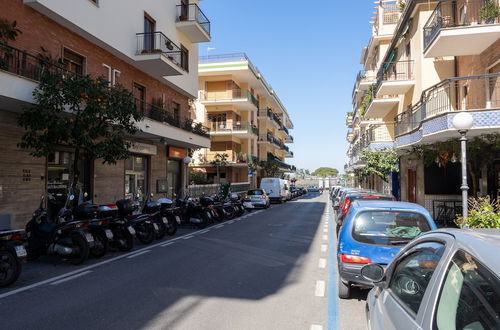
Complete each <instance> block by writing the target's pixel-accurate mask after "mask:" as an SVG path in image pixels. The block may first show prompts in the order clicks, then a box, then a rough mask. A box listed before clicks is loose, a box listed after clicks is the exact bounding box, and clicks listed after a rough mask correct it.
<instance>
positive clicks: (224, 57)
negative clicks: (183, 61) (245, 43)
mask: <svg viewBox="0 0 500 330" xmlns="http://www.w3.org/2000/svg"><path fill="white" fill-rule="evenodd" d="M235 61H250V60H249V59H248V56H247V54H245V53H234V54H221V55H207V56H200V57H199V62H200V63H214V62H235Z"/></svg>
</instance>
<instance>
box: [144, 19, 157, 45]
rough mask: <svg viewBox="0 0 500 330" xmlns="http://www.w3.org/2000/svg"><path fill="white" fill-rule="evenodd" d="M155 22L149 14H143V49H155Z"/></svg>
mask: <svg viewBox="0 0 500 330" xmlns="http://www.w3.org/2000/svg"><path fill="white" fill-rule="evenodd" d="M155 30H156V22H155V20H154V19H152V18H151V17H150V16H149V15H145V16H144V45H143V46H144V50H145V51H148V52H152V51H153V50H154V49H155Z"/></svg>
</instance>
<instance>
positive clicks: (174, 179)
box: [167, 159, 182, 199]
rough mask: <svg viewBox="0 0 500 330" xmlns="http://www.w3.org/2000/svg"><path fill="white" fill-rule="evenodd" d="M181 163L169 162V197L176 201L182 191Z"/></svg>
mask: <svg viewBox="0 0 500 330" xmlns="http://www.w3.org/2000/svg"><path fill="white" fill-rule="evenodd" d="M181 178H182V173H181V161H180V160H172V159H169V160H167V189H168V193H167V195H168V196H167V197H168V198H170V199H175V197H176V196H178V195H179V194H180V191H181Z"/></svg>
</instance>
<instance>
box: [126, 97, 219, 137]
mask: <svg viewBox="0 0 500 330" xmlns="http://www.w3.org/2000/svg"><path fill="white" fill-rule="evenodd" d="M135 106H136V109H137V111H138V112H140V113H141V114H142V115H143V116H144V117H146V118H149V119H152V120H154V121H157V122H160V123H164V124H169V125H171V126H174V127H177V128H181V129H183V130H185V131H188V132H191V133H194V134H197V135H200V136H203V137H209V136H210V135H209V130H208V128H207V127H205V126H203V125H201V124H195V123H193V121H192V120H190V119H186V120H182V118H181V116H180V113H176V112H174V111H172V110H170V109H165V108H163V107H160V106H157V105H154V104H150V103H147V102H145V101H142V100H140V99H135Z"/></svg>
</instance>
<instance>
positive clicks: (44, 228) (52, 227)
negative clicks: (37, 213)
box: [38, 223, 61, 233]
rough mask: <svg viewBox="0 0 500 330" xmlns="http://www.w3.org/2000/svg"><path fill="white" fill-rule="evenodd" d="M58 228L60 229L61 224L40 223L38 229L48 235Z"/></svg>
mask: <svg viewBox="0 0 500 330" xmlns="http://www.w3.org/2000/svg"><path fill="white" fill-rule="evenodd" d="M58 227H61V224H57V223H42V224H41V225H40V226H39V227H38V229H39V230H40V231H41V232H43V233H50V232H53V231H54V230H56V229H57V228H58Z"/></svg>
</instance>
